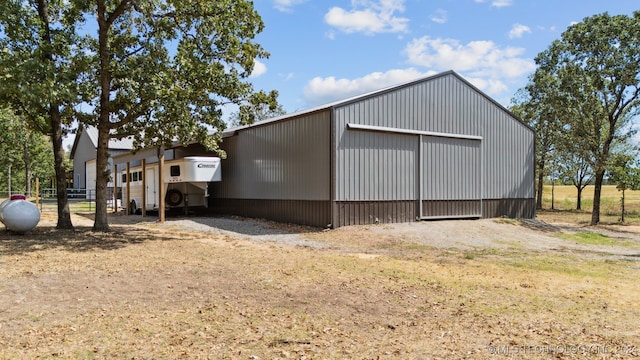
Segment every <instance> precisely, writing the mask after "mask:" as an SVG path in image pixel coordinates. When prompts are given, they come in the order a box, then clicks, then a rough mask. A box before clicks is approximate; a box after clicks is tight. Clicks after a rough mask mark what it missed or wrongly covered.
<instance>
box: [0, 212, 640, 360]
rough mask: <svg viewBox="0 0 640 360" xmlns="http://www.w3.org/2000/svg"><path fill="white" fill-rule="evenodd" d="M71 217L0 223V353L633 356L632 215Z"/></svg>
mask: <svg viewBox="0 0 640 360" xmlns="http://www.w3.org/2000/svg"><path fill="white" fill-rule="evenodd" d="M73 221H74V225H75V227H76V228H75V230H73V231H61V230H55V228H54V227H55V216H54V215H52V214H51V213H43V218H42V220H41V222H40V224H39V225H38V227H37V228H36V229H35V230H34V231H33V232H32V233H31V234H26V235H16V234H12V233H9V232H7V231H5V230H4V229H1V230H0V358H2V359H16V358H24V359H33V358H72V359H103V358H127V359H176V358H184V359H442V358H454V359H455V358H458V359H491V358H523V357H524V358H536V357H537V358H549V357H556V358H625V359H626V358H637V357H640V349H639V348H640V340H638V339H640V330H639V328H638V320H639V319H640V305H639V304H638V298H639V296H640V287H639V286H638V275H639V271H640V229H638V228H634V227H625V226H607V227H585V226H578V225H575V224H571V223H563V222H562V218H560V219H558V218H557V216H546V215H545V214H540V215H539V217H538V218H537V219H535V220H510V219H483V220H459V221H453V220H452V221H433V222H420V223H408V224H380V225H371V226H354V227H344V228H339V229H336V230H319V229H314V228H306V227H300V226H292V225H286V224H278V223H273V222H265V221H258V220H251V219H242V218H169V219H167V221H166V222H165V224H159V223H157V222H155V218H152V217H147V218H142V217H140V216H119V215H113V216H112V217H111V218H110V222H111V223H112V231H111V232H109V233H96V232H93V231H91V225H92V224H93V221H92V219H91V217H90V216H83V215H77V214H74V216H73ZM593 233H598V234H602V235H603V236H601V237H595V238H592V237H586V239H587V240H582V239H583V238H582V237H580V236H579V235H580V234H593Z"/></svg>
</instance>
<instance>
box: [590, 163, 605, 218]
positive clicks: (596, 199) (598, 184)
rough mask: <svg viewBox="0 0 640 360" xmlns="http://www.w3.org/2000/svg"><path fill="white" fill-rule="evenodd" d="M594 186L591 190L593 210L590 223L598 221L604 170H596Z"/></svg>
mask: <svg viewBox="0 0 640 360" xmlns="http://www.w3.org/2000/svg"><path fill="white" fill-rule="evenodd" d="M595 179H596V181H595V188H594V190H593V210H592V211H591V225H592V226H593V225H598V224H599V223H600V194H601V193H602V181H603V180H604V170H598V171H596V176H595Z"/></svg>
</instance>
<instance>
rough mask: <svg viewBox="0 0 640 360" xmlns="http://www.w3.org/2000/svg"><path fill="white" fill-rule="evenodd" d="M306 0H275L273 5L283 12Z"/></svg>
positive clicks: (291, 9) (289, 10)
mask: <svg viewBox="0 0 640 360" xmlns="http://www.w3.org/2000/svg"><path fill="white" fill-rule="evenodd" d="M305 1H306V0H273V7H275V8H276V9H278V10H280V11H282V12H291V11H293V7H294V6H296V5H299V4H302V3H303V2H305Z"/></svg>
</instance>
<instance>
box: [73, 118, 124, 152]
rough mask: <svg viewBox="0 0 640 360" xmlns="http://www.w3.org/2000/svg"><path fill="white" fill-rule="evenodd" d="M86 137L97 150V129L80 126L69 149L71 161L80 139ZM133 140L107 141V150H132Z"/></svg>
mask: <svg viewBox="0 0 640 360" xmlns="http://www.w3.org/2000/svg"><path fill="white" fill-rule="evenodd" d="M82 136H87V137H88V138H89V141H91V144H93V147H94V148H96V149H97V148H98V128H96V127H95V126H82V125H80V126H79V127H78V131H77V132H76V138H75V139H74V140H73V147H72V148H71V156H70V157H71V158H72V159H73V157H74V155H75V152H76V148H77V146H78V142H79V141H80V137H82ZM132 149H133V138H124V139H119V140H118V139H109V150H132Z"/></svg>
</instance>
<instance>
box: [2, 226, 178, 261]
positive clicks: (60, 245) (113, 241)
mask: <svg viewBox="0 0 640 360" xmlns="http://www.w3.org/2000/svg"><path fill="white" fill-rule="evenodd" d="M168 239H170V238H163V237H160V236H158V234H155V233H150V232H149V231H145V230H144V229H138V228H133V227H132V228H112V230H111V231H109V232H97V231H93V229H92V228H91V227H85V226H77V227H75V229H74V230H58V229H56V228H55V227H54V226H43V227H40V226H39V227H36V228H35V229H34V230H33V231H31V232H29V233H27V234H16V233H14V232H11V231H8V230H5V229H3V230H0V256H3V255H21V254H27V253H32V252H36V251H42V250H51V249H61V250H64V251H71V252H85V251H92V250H117V249H120V248H123V247H126V246H129V245H135V244H141V243H144V242H147V241H158V240H160V241H162V240H168Z"/></svg>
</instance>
